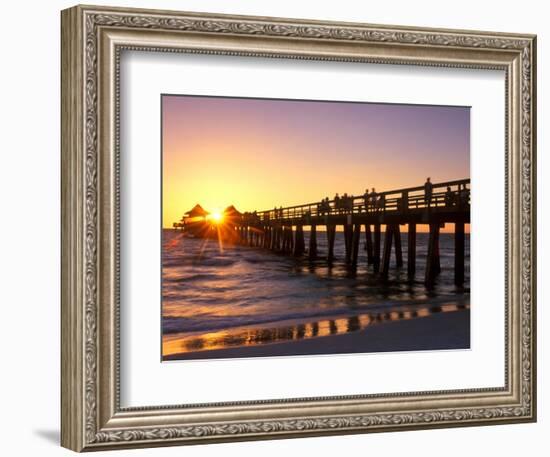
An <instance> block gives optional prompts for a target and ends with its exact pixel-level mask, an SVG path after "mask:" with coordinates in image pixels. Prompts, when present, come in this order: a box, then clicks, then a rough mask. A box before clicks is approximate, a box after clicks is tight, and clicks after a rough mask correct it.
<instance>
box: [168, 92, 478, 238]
mask: <svg viewBox="0 0 550 457" xmlns="http://www.w3.org/2000/svg"><path fill="white" fill-rule="evenodd" d="M162 111H163V122H162V124H163V129H162V143H163V151H162V157H163V183H162V185H163V202H162V211H163V221H162V223H163V227H165V228H171V227H172V224H173V222H174V221H179V220H180V219H181V217H182V215H183V213H185V212H186V211H188V210H190V209H191V208H192V207H193V206H194V205H195V204H197V203H199V204H200V205H201V206H202V207H203V208H204V209H205V210H207V211H210V212H211V214H210V215H209V217H208V219H209V220H212V221H213V222H217V223H219V222H221V221H222V218H223V213H222V211H220V210H219V208H226V207H228V206H230V205H235V207H236V208H237V210H239V211H241V212H245V211H250V212H252V211H255V210H256V211H262V210H268V209H273V208H274V207H280V206H282V207H286V206H293V205H298V204H306V203H313V202H319V201H320V200H321V199H323V198H325V197H329V198H330V199H331V200H332V198H333V197H334V194H335V193H336V192H338V193H340V195H342V194H343V193H345V192H346V193H348V194H349V195H362V194H363V193H364V192H365V189H366V188H369V189H371V188H372V187H374V188H376V190H377V191H385V190H391V189H399V188H404V187H412V186H419V185H422V184H423V183H424V181H425V179H426V177H427V176H430V177H431V178H432V181H433V182H435V183H437V182H443V181H448V180H454V179H462V178H468V177H469V176H470V170H469V133H470V132H469V109H468V108H463V107H433V106H431V107H428V106H424V107H418V106H410V105H382V104H363V103H326V102H299V101H288V100H282V101H280V100H265V99H264V100H261V99H231V98H221V97H193V96H163V98H162ZM402 229H403V231H405V230H406V228H405V227H402ZM419 229H420V230H419V231H424V229H422V228H420V227H419ZM446 231H451V232H452V231H453V228H452V224H447V225H446V227H445V228H444V229H443V232H446Z"/></svg>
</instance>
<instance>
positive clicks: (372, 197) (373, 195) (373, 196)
mask: <svg viewBox="0 0 550 457" xmlns="http://www.w3.org/2000/svg"><path fill="white" fill-rule="evenodd" d="M377 196H378V194H377V193H376V190H375V189H374V187H373V188H372V191H371V193H370V194H369V197H370V207H371V208H372V209H373V210H374V209H375V208H376V200H377Z"/></svg>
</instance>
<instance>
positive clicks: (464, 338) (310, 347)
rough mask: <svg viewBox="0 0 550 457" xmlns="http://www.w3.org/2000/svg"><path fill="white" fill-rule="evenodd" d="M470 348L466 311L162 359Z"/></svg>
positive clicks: (468, 313) (468, 312)
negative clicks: (333, 333) (352, 330)
mask: <svg viewBox="0 0 550 457" xmlns="http://www.w3.org/2000/svg"><path fill="white" fill-rule="evenodd" d="M469 348H470V310H469V309H464V310H460V311H453V312H441V313H436V314H432V315H429V316H427V317H420V318H415V319H410V320H400V321H395V322H382V323H379V324H376V325H372V326H368V327H366V328H365V329H363V330H360V331H357V332H351V333H345V334H340V335H331V336H322V337H318V338H310V339H304V340H299V341H288V342H282V343H272V344H264V345H258V346H243V347H233V348H227V349H214V350H210V351H197V352H192V353H185V354H173V355H170V356H167V357H164V360H178V359H185V360H191V359H205V358H208V359H220V358H234V357H268V356H288V355H314V354H345V353H361V352H391V351H424V350H437V349H469Z"/></svg>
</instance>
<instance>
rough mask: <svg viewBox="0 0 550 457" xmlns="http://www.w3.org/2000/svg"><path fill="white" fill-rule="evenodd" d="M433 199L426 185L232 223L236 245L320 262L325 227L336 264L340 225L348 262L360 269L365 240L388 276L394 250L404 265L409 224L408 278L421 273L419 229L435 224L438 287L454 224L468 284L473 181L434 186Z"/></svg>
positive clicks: (432, 238) (378, 269) (430, 263)
mask: <svg viewBox="0 0 550 457" xmlns="http://www.w3.org/2000/svg"><path fill="white" fill-rule="evenodd" d="M432 186H433V187H432V194H431V197H430V196H429V195H428V196H427V195H426V193H425V188H424V186H419V187H410V188H405V189H397V190H391V191H384V192H379V193H376V197H375V198H374V199H373V198H371V197H370V196H369V197H368V198H367V199H365V196H353V197H348V198H347V199H346V200H345V202H344V200H342V199H340V201H339V202H335V200H330V201H327V200H325V201H323V202H314V203H307V204H303V205H296V206H290V207H285V208H274V209H271V210H265V211H255V212H252V213H244V214H239V215H234V216H232V217H231V218H229V220H227V221H226V222H227V224H228V225H230V226H231V228H232V230H234V231H235V235H236V237H235V239H236V242H238V243H241V244H243V245H247V246H253V247H259V248H264V249H269V250H272V251H275V252H279V253H283V254H286V255H292V256H296V257H301V256H307V257H308V258H309V259H312V260H314V259H318V258H319V257H318V249H317V240H318V237H319V236H321V233H322V232H321V231H320V230H318V229H319V227H324V232H325V233H324V234H323V236H326V237H327V246H328V252H327V255H326V256H325V257H324V258H326V260H327V261H328V262H332V261H333V260H334V241H335V234H336V231H337V227H338V226H341V227H342V230H343V233H344V240H345V242H344V244H345V262H346V263H347V264H348V265H349V266H350V268H354V267H356V266H357V263H358V258H359V247H360V243H361V239H362V238H363V239H364V240H365V245H364V246H365V250H366V251H367V262H368V264H369V265H372V268H373V271H374V272H375V273H378V274H379V275H380V276H381V277H386V276H387V275H388V271H389V268H390V259H391V255H392V251H393V252H394V254H395V259H396V262H395V265H396V267H397V268H401V267H403V266H404V261H403V253H402V247H401V231H400V227H401V226H403V225H407V226H408V227H407V228H408V230H407V232H408V234H407V245H408V249H407V253H408V255H407V257H408V258H407V259H406V263H407V274H408V276H409V278H414V276H415V274H416V267H417V260H416V245H417V241H416V240H417V236H416V234H417V225H419V224H427V225H429V242H428V255H427V260H426V265H425V268H424V280H425V283H426V285H427V286H431V285H433V283H434V281H435V278H436V277H437V276H438V275H439V273H440V272H441V264H440V257H439V235H440V229H441V228H442V227H444V226H445V224H447V223H450V224H454V241H455V243H454V248H455V253H454V256H455V262H454V279H455V283H456V285H458V286H462V285H463V284H464V263H465V224H468V223H470V188H469V186H470V180H469V179H462V180H456V181H449V182H442V183H437V184H435V183H434V184H433V185H432ZM382 226H384V228H385V232H384V233H385V236H384V245H383V246H381V239H382V237H381V233H382ZM304 227H309V228H310V237H309V243H308V246H306V244H305V238H304Z"/></svg>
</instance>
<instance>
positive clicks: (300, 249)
mask: <svg viewBox="0 0 550 457" xmlns="http://www.w3.org/2000/svg"><path fill="white" fill-rule="evenodd" d="M305 249H306V245H305V241H304V227H303V226H302V225H297V226H296V233H295V238H294V256H295V257H300V256H302V255H304V252H305Z"/></svg>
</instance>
